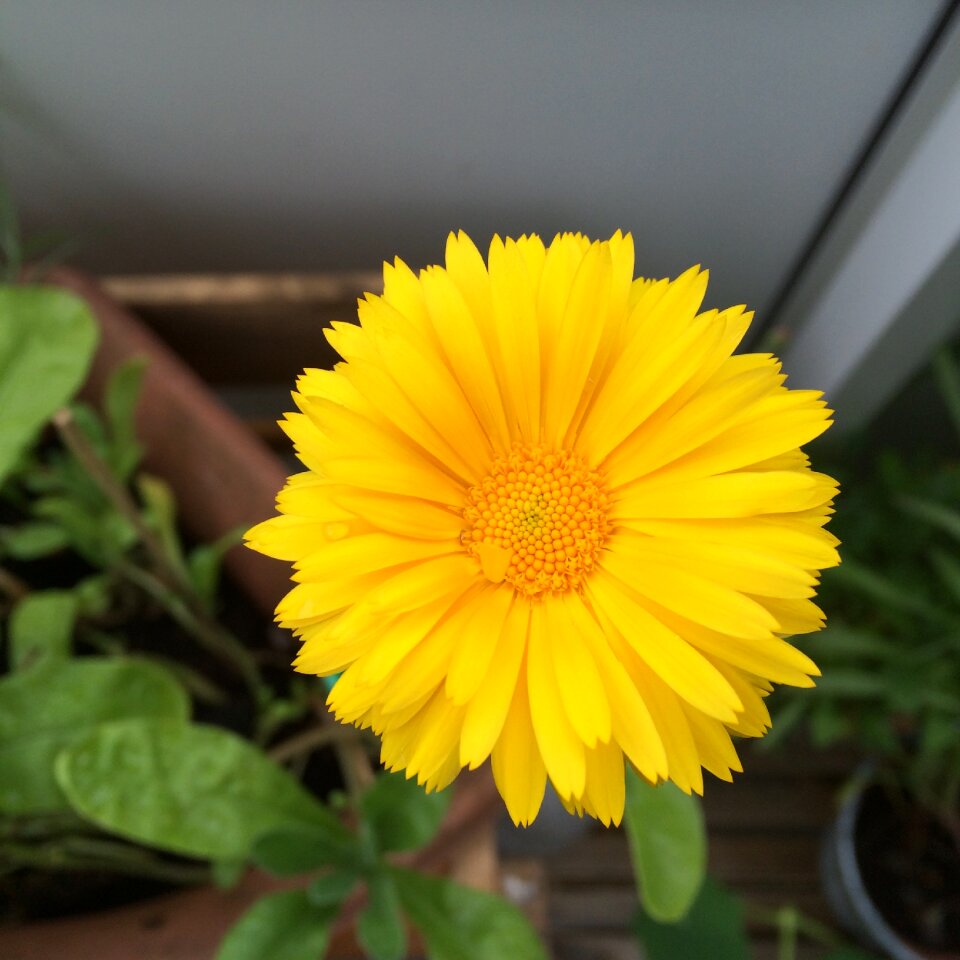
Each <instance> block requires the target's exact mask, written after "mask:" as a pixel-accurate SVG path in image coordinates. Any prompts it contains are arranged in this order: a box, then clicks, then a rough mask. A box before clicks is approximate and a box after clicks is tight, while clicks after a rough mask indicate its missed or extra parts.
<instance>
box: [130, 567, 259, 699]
mask: <svg viewBox="0 0 960 960" xmlns="http://www.w3.org/2000/svg"><path fill="white" fill-rule="evenodd" d="M117 569H118V570H119V572H120V573H121V574H122V575H123V576H124V577H126V578H127V579H128V580H129V581H130V582H131V583H133V584H134V585H136V586H137V587H139V588H140V589H141V590H143V592H144V593H146V594H147V596H149V597H151V598H152V599H153V600H155V601H156V602H157V603H158V604H159V605H160V606H161V607H162V608H163V609H164V610H165V611H166V612H167V613H168V614H169V615H170V617H171V618H172V619H173V620H174V621H175V622H176V623H177V624H179V625H180V626H181V627H182V628H183V629H184V630H185V631H186V632H187V633H189V634H190V635H191V636H192V637H194V638H195V639H196V640H197V641H198V642H199V643H200V645H201V646H202V647H204V648H205V649H206V650H209V651H210V653H212V654H213V655H214V656H216V657H217V658H218V659H219V660H221V661H222V662H223V663H225V664H227V665H228V666H230V667H232V668H233V669H234V670H235V671H236V672H237V673H238V674H239V675H240V676H241V677H242V678H243V680H244V682H245V683H246V685H247V688H248V689H249V691H250V693H251V695H252V696H253V698H254V702H255V703H256V704H257V706H258V707H259V706H260V705H261V704H262V702H263V697H264V693H263V690H264V688H263V684H262V683H261V680H260V671H259V670H258V669H257V665H256V663H255V662H254V660H253V657H252V656H251V655H250V652H249V651H248V650H247V648H246V647H245V646H244V645H243V644H242V643H241V642H240V641H239V640H238V639H237V638H236V637H235V636H233V634H232V633H230V632H229V631H228V630H225V629H224V628H223V627H221V626H220V624H218V623H216V621H214V620H211V619H210V618H209V617H206V616H205V615H201V614H198V612H197V611H196V610H195V609H192V608H191V607H190V606H189V605H188V604H187V603H186V602H185V601H184V598H183V597H181V596H179V595H178V594H176V593H175V592H174V591H173V590H171V589H170V587H168V586H167V584H165V583H164V582H163V581H162V580H161V579H160V578H159V577H157V576H155V575H154V574H152V573H150V571H149V570H144V569H142V568H141V567H138V566H135V565H134V564H132V563H125V562H121V563H120V564H118V567H117Z"/></svg>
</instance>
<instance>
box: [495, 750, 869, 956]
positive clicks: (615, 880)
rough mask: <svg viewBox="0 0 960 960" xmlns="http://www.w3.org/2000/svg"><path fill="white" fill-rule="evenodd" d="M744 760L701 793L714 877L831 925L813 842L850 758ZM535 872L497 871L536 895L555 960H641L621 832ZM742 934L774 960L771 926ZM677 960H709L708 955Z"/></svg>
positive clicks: (760, 756) (579, 846)
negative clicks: (732, 775)
mask: <svg viewBox="0 0 960 960" xmlns="http://www.w3.org/2000/svg"><path fill="white" fill-rule="evenodd" d="M742 754H743V759H744V768H745V773H743V774H741V775H740V776H739V777H738V778H737V779H736V780H735V782H734V783H723V782H720V781H718V780H715V779H713V778H709V781H710V782H709V783H708V784H707V787H706V792H705V797H704V809H705V813H706V818H707V826H708V833H709V849H710V853H709V865H710V871H711V873H712V874H713V875H714V876H715V877H716V878H717V879H718V880H720V881H721V882H722V883H723V884H725V885H726V886H728V887H730V888H731V889H733V890H734V891H735V892H736V893H738V894H739V895H740V896H742V897H743V898H745V899H746V900H747V901H748V902H749V903H750V904H752V905H754V906H755V907H757V908H763V909H765V910H770V911H772V910H775V909H777V908H778V907H783V906H789V905H792V906H794V907H796V908H798V909H799V910H801V911H802V912H803V913H804V914H806V915H807V916H809V917H811V918H813V919H816V920H820V921H823V922H825V923H828V924H830V925H833V921H832V918H831V916H830V914H829V911H828V908H827V905H826V903H825V902H824V899H823V895H822V893H821V891H820V879H819V866H818V858H819V846H820V837H821V834H822V831H823V829H824V827H825V826H826V824H827V823H828V822H829V820H830V819H831V817H832V815H833V810H834V805H835V802H836V797H837V792H838V790H839V787H840V785H841V783H842V781H843V779H844V777H845V776H846V775H847V774H848V772H849V770H850V766H851V762H852V758H851V757H849V756H845V755H841V754H838V753H831V754H817V753H813V752H810V751H809V750H806V749H801V750H790V751H784V752H783V753H782V754H780V755H777V756H771V755H767V754H765V753H763V752H762V751H758V750H756V749H751V748H749V747H748V748H746V749H744V750H742ZM537 867H538V865H537V864H530V863H529V862H527V861H524V860H511V859H509V858H508V859H505V860H504V862H503V872H504V876H505V878H507V880H506V883H507V887H508V889H509V888H511V886H512V887H513V889H515V890H518V891H521V892H522V891H523V890H524V887H523V883H526V884H528V887H529V888H530V889H529V890H528V891H527V899H528V901H529V902H531V903H533V902H535V901H536V899H537V897H536V896H535V895H534V894H533V888H534V887H538V890H537V892H538V893H539V895H540V898H541V899H540V902H539V904H538V905H537V907H536V908H535V910H534V917H535V919H536V917H537V910H539V913H540V915H541V922H542V923H543V928H544V931H545V933H546V935H547V937H548V938H549V941H550V943H551V946H552V950H553V956H554V958H555V960H640V958H641V956H642V954H641V952H640V949H639V947H638V946H637V943H636V941H635V939H634V938H633V936H632V934H631V930H630V925H631V919H632V917H633V915H634V913H635V912H636V910H637V900H636V893H635V891H634V886H633V876H632V872H631V866H630V858H629V853H628V850H627V842H626V837H625V835H624V833H623V832H622V831H621V830H605V829H604V828H602V827H599V826H595V827H593V828H591V829H590V830H589V831H587V832H586V833H585V834H584V835H583V836H582V837H581V838H580V839H579V840H577V841H576V842H575V843H573V844H572V845H571V846H570V847H569V848H568V849H566V850H564V851H562V852H559V853H556V854H552V855H551V856H549V857H548V858H544V859H543V860H542V861H540V863H539V870H538V869H537ZM511 877H514V878H515V879H514V880H513V881H511V880H510V878H511ZM749 930H750V934H751V941H752V944H753V951H754V957H755V960H774V958H775V957H776V932H775V930H774V929H773V928H772V926H770V925H768V924H758V923H756V922H751V923H750V924H749ZM824 952H825V951H824V950H823V948H821V947H817V946H815V945H813V944H810V943H801V946H800V949H799V950H798V953H797V958H796V960H817V958H819V957H821V956H822V955H823V953H824ZM678 960H709V954H708V953H705V954H704V956H703V957H702V958H700V957H691V958H678Z"/></svg>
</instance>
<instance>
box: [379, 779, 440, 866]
mask: <svg viewBox="0 0 960 960" xmlns="http://www.w3.org/2000/svg"><path fill="white" fill-rule="evenodd" d="M449 804H450V793H449V791H443V792H440V793H431V794H428V793H425V792H424V790H423V788H422V787H420V786H418V785H417V783H416V781H414V780H407V779H406V778H405V777H404V776H403V774H401V773H384V774H381V775H380V776H379V777H377V780H376V782H375V783H374V785H373V786H372V787H371V788H370V789H369V790H367V791H366V792H365V793H364V795H363V797H362V798H361V800H360V809H361V811H362V813H363V815H364V817H365V819H366V820H367V822H368V823H369V824H370V828H371V830H372V831H373V836H374V841H375V843H376V846H377V849H378V850H380V851H381V852H383V853H387V852H389V851H392V850H416V849H418V848H419V847H422V846H424V845H425V844H427V843H429V842H430V840H432V839H433V835H434V834H435V833H436V832H437V830H438V829H439V827H440V823H441V821H442V820H443V817H444V814H445V813H446V812H447V807H448V806H449Z"/></svg>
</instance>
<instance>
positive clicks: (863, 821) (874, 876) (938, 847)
mask: <svg viewBox="0 0 960 960" xmlns="http://www.w3.org/2000/svg"><path fill="white" fill-rule="evenodd" d="M855 841H856V850H857V859H858V861H859V863H860V868H861V871H862V874H863V880H864V884H865V885H866V888H867V892H868V893H869V894H870V897H871V899H872V900H873V902H874V903H875V904H876V906H877V908H878V909H879V910H880V912H881V913H882V914H883V916H884V918H885V919H886V920H887V922H888V923H889V924H890V926H891V927H893V929H894V930H896V931H897V933H898V934H900V936H901V937H902V938H903V939H904V940H905V941H907V942H908V943H912V944H915V945H916V947H917V948H918V950H919V951H920V952H925V953H927V954H928V955H941V956H949V957H960V850H958V849H957V845H956V843H955V841H954V840H953V838H952V837H951V836H950V834H949V833H948V832H947V830H946V829H945V828H944V827H943V826H942V825H941V824H940V823H938V822H937V821H936V820H935V819H934V818H933V817H932V816H931V815H930V814H929V813H927V812H926V811H924V810H921V809H920V808H918V807H916V806H914V805H912V804H909V803H906V802H903V801H897V800H895V799H894V798H892V797H891V796H890V794H889V793H888V791H886V790H884V789H883V788H882V787H880V786H874V787H871V788H870V789H869V790H868V791H867V792H866V794H865V795H864V798H863V806H862V810H861V814H860V817H859V820H858V822H857V832H856V838H855Z"/></svg>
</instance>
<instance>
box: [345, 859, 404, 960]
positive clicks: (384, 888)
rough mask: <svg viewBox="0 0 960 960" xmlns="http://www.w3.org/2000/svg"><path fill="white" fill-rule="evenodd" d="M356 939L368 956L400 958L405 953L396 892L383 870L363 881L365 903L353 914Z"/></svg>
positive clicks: (381, 959) (377, 959) (384, 959)
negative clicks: (365, 885) (366, 881)
mask: <svg viewBox="0 0 960 960" xmlns="http://www.w3.org/2000/svg"><path fill="white" fill-rule="evenodd" d="M357 939H358V940H359V941H360V945H361V946H362V947H363V949H364V950H365V951H366V953H367V956H368V957H370V958H371V960H403V957H404V956H405V955H406V952H407V931H406V928H405V927H404V923H403V912H402V910H401V908H400V895H399V894H398V893H397V885H396V883H395V882H394V879H393V877H392V876H391V875H390V874H389V873H388V872H387V871H385V870H382V871H378V872H377V873H376V874H374V875H373V876H372V877H371V878H370V880H369V882H368V884H367V903H366V905H365V906H364V908H363V910H361V911H360V916H359V917H358V918H357Z"/></svg>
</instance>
